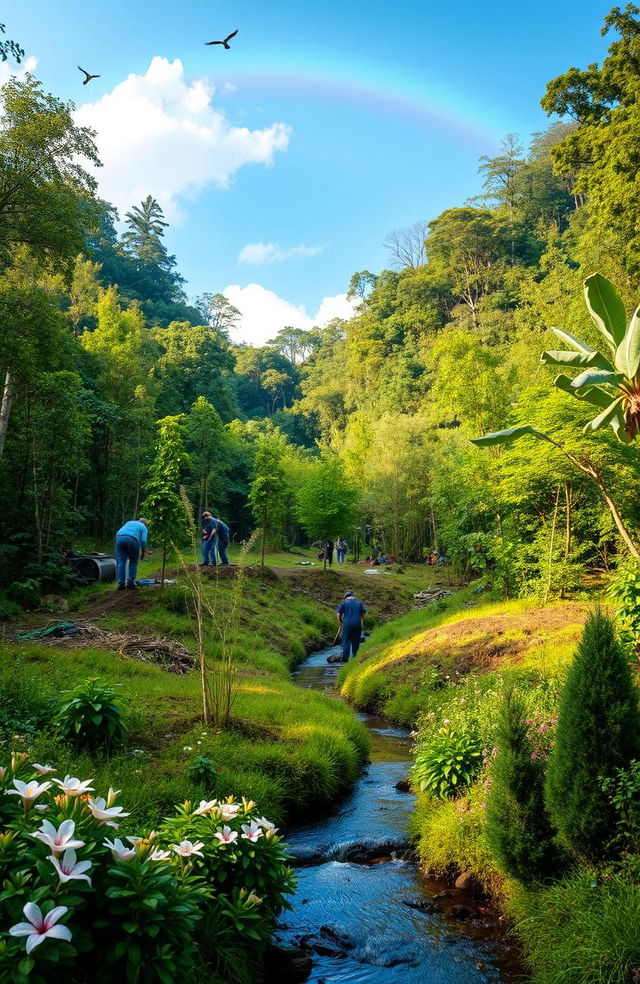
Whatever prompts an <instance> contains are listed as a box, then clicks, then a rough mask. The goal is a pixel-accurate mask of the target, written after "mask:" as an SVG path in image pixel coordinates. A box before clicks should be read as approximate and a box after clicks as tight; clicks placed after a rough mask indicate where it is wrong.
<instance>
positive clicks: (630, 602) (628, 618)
mask: <svg viewBox="0 0 640 984" xmlns="http://www.w3.org/2000/svg"><path fill="white" fill-rule="evenodd" d="M609 594H610V595H611V597H612V598H613V601H614V602H615V605H616V622H617V623H618V630H619V633H620V638H621V640H622V642H623V643H624V644H625V645H627V646H629V647H631V648H633V649H637V647H638V646H639V645H640V561H637V560H635V559H630V560H628V561H627V562H626V563H625V564H621V565H620V566H619V567H618V570H617V571H616V573H615V574H614V576H613V577H612V578H611V582H610V584H609Z"/></svg>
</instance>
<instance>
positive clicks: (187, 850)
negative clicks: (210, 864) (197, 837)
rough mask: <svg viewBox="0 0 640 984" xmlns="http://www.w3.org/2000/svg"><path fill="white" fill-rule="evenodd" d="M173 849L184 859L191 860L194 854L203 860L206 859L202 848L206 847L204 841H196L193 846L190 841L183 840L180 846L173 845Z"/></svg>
mask: <svg viewBox="0 0 640 984" xmlns="http://www.w3.org/2000/svg"><path fill="white" fill-rule="evenodd" d="M171 847H172V848H173V850H174V851H175V852H176V854H179V855H180V857H182V858H190V857H192V856H193V855H194V854H197V855H198V856H199V857H201V858H202V857H204V855H203V853H202V848H203V847H204V843H203V841H196V843H195V844H193V843H192V842H191V841H190V840H183V841H180V843H179V844H172V845H171Z"/></svg>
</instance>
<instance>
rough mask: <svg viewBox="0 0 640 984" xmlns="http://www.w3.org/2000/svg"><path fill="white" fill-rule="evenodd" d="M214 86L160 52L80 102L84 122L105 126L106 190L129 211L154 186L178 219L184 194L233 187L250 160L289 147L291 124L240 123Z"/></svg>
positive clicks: (266, 160)
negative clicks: (221, 104)
mask: <svg viewBox="0 0 640 984" xmlns="http://www.w3.org/2000/svg"><path fill="white" fill-rule="evenodd" d="M214 92H215V87H214V86H213V85H212V84H211V83H210V82H208V81H207V80H204V79H196V80H195V81H193V82H186V81H185V78H184V68H183V65H182V62H181V61H180V60H179V59H177V58H176V59H175V61H172V62H171V61H169V60H168V59H167V58H161V57H159V56H157V55H156V56H155V57H154V58H153V59H152V60H151V63H150V65H149V68H148V69H147V71H146V73H145V74H144V75H134V74H131V75H129V76H128V78H126V79H125V80H124V81H123V82H120V83H119V84H118V85H116V86H115V88H114V89H112V90H111V92H107V93H105V95H103V96H101V97H100V98H99V99H97V100H96V102H89V103H84V104H83V105H82V106H80V107H79V109H78V110H77V111H76V114H75V115H76V119H77V122H78V123H80V124H82V125H83V126H90V127H93V129H95V130H96V131H97V134H98V135H97V141H96V142H97V145H98V151H99V154H100V158H101V160H102V163H103V165H104V166H103V167H102V168H101V169H100V170H99V171H98V173H97V177H98V180H99V182H100V191H101V194H102V195H103V196H104V197H105V198H106V199H108V200H109V201H111V202H113V203H114V204H115V205H116V206H117V207H118V208H119V209H120V210H121V211H122V210H126V209H127V208H129V207H130V206H131V205H133V204H136V203H137V202H139V201H141V200H142V198H144V197H146V195H149V194H151V195H153V196H154V197H155V198H157V199H158V201H159V202H160V204H161V205H162V207H163V209H164V210H165V212H166V214H167V216H168V217H169V219H171V220H173V221H175V220H176V218H180V217H182V212H181V208H180V203H181V200H184V199H187V200H193V199H195V198H197V196H198V195H199V194H200V193H201V192H202V191H203V190H204V189H206V188H207V187H209V186H211V185H215V186H217V187H219V188H228V187H229V185H230V183H231V180H232V178H233V176H234V174H235V173H236V171H237V170H238V169H239V168H241V167H243V165H245V164H265V165H270V164H272V163H273V159H274V155H275V154H276V153H277V151H282V150H286V149H287V146H288V144H289V138H290V136H291V127H290V126H288V125H287V124H286V123H272V124H271V125H270V126H267V127H265V128H264V129H261V130H250V129H249V128H248V127H245V126H233V125H232V124H231V123H230V122H229V120H228V119H227V117H226V115H225V113H224V112H223V111H222V110H221V109H219V108H217V107H215V106H214V105H213V104H212V99H213V95H214Z"/></svg>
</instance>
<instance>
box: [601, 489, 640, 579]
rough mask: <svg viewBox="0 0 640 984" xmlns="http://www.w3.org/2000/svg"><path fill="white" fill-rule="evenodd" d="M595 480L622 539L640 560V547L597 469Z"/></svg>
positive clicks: (631, 552)
mask: <svg viewBox="0 0 640 984" xmlns="http://www.w3.org/2000/svg"><path fill="white" fill-rule="evenodd" d="M593 480H594V482H595V483H596V485H597V486H598V488H599V490H600V495H601V496H602V498H603V499H604V501H605V502H606V504H607V505H608V507H609V511H610V513H611V515H612V516H613V521H614V523H615V524H616V527H617V530H618V533H619V534H620V536H621V537H622V540H623V542H624V544H625V546H626V548H627V550H628V551H629V553H630V554H631V556H632V557H635V558H636V559H637V560H640V551H639V550H638V548H637V547H636V545H635V543H634V542H633V540H632V539H631V535H630V533H629V531H628V529H627V527H626V526H625V525H624V522H623V519H622V516H621V515H620V513H619V512H618V507H617V506H616V504H615V502H614V501H613V499H612V498H611V496H610V495H609V493H608V492H607V490H606V488H605V485H604V482H603V481H602V478H601V476H600V475H599V474H598V473H597V472H595V471H594V479H593Z"/></svg>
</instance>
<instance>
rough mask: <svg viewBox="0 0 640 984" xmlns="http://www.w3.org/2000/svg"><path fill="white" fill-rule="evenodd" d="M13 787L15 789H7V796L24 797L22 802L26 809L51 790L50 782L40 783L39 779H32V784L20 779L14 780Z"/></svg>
mask: <svg viewBox="0 0 640 984" xmlns="http://www.w3.org/2000/svg"><path fill="white" fill-rule="evenodd" d="M13 785H14V786H15V787H16V788H15V789H7V796H22V802H23V803H24V805H25V808H28V807H30V806H31V804H32V803H33V801H34V800H35V799H37V798H38V796H41V795H42V794H43V793H46V791H47V789H50V788H51V783H50V782H41V783H39V782H38V780H37V779H32V780H31V782H22V781H21V780H20V779H14V780H13Z"/></svg>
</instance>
